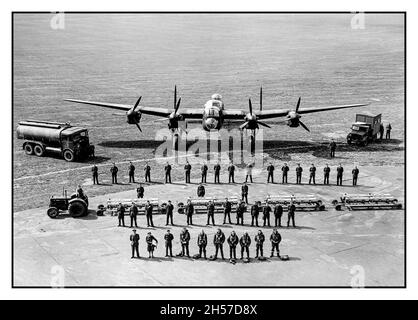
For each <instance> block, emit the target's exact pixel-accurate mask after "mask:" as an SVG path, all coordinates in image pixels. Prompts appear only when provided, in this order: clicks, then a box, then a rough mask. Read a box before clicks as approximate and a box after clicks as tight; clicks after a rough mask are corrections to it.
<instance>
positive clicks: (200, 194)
mask: <svg viewBox="0 0 418 320" xmlns="http://www.w3.org/2000/svg"><path fill="white" fill-rule="evenodd" d="M205 194H206V190H205V186H204V185H203V184H199V186H198V187H197V196H198V197H199V198H203V197H204V196H205Z"/></svg>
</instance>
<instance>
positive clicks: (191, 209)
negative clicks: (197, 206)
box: [185, 199, 194, 226]
mask: <svg viewBox="0 0 418 320" xmlns="http://www.w3.org/2000/svg"><path fill="white" fill-rule="evenodd" d="M185 212H186V218H187V225H188V226H189V225H193V214H194V206H193V203H192V200H190V199H189V200H187V204H186V208H185Z"/></svg>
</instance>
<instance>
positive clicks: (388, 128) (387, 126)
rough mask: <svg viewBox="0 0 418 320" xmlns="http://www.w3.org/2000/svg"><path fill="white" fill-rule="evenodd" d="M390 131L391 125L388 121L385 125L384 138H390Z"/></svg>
mask: <svg viewBox="0 0 418 320" xmlns="http://www.w3.org/2000/svg"><path fill="white" fill-rule="evenodd" d="M391 131H392V126H391V125H390V123H388V124H387V125H386V140H390V132H391Z"/></svg>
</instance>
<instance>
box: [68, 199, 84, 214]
mask: <svg viewBox="0 0 418 320" xmlns="http://www.w3.org/2000/svg"><path fill="white" fill-rule="evenodd" d="M68 213H69V214H70V215H71V216H72V217H73V218H80V217H85V216H86V215H87V213H88V210H87V205H86V203H85V202H84V201H83V200H81V199H74V200H73V201H71V202H70V204H69V206H68Z"/></svg>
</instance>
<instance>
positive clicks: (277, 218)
mask: <svg viewBox="0 0 418 320" xmlns="http://www.w3.org/2000/svg"><path fill="white" fill-rule="evenodd" d="M282 215H283V207H282V206H281V205H280V204H277V205H276V206H275V207H274V226H275V227H280V228H281V227H282Z"/></svg>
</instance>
